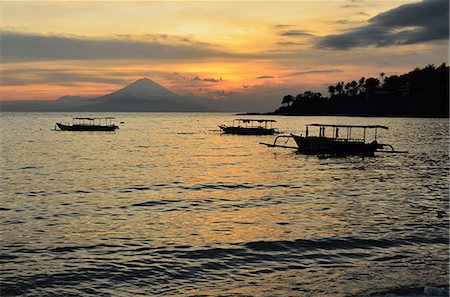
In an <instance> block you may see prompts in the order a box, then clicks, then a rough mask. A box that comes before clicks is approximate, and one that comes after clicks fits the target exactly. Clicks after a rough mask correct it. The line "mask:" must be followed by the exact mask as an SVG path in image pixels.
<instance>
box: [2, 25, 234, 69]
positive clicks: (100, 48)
mask: <svg viewBox="0 0 450 297" xmlns="http://www.w3.org/2000/svg"><path fill="white" fill-rule="evenodd" d="M0 34H1V53H2V59H3V61H4V62H10V61H34V60H115V59H150V60H177V59H199V58H205V57H231V56H236V55H234V54H230V53H225V52H220V51H218V50H215V49H212V48H208V47H205V46H204V45H203V44H198V43H195V42H191V41H190V40H189V39H182V40H180V42H179V43H175V42H174V41H173V42H170V43H161V42H159V41H149V42H145V41H136V40H131V39H128V38H125V39H89V38H83V37H78V36H62V35H38V34H27V33H20V32H12V31H3V32H0Z"/></svg>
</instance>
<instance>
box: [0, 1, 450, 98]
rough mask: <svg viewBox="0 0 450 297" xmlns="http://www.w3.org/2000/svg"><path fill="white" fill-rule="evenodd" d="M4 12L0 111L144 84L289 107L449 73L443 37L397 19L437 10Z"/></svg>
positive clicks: (68, 7)
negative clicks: (408, 77)
mask: <svg viewBox="0 0 450 297" xmlns="http://www.w3.org/2000/svg"><path fill="white" fill-rule="evenodd" d="M429 2H430V3H429ZM431 2H436V3H431ZM411 3H412V5H411ZM405 4H406V5H405ZM0 5H1V6H0V7H1V18H0V19H1V20H0V28H1V30H2V32H1V34H2V42H1V55H0V57H1V60H2V63H1V69H0V70H1V73H0V74H1V87H0V99H1V100H24V99H28V100H29V99H33V100H34V99H51V100H53V99H57V98H58V97H60V96H63V95H81V96H87V97H89V96H95V95H101V94H105V93H108V92H111V91H114V90H117V89H118V88H121V87H122V86H124V85H126V84H129V83H131V82H132V81H134V80H136V79H139V78H141V77H148V78H151V79H153V80H154V81H156V82H158V83H160V84H161V85H163V86H165V87H167V88H169V89H171V90H172V91H175V92H177V93H179V94H187V93H190V94H195V95H197V96H202V97H208V98H212V99H220V100H226V99H227V97H231V96H238V95H240V94H249V93H253V92H255V93H258V92H261V91H264V90H271V91H275V93H276V90H278V89H279V90H280V92H279V96H280V97H282V96H283V95H285V92H286V90H292V93H293V94H294V95H295V94H296V93H300V92H303V91H305V90H307V89H311V90H315V91H321V92H324V93H326V89H327V86H328V85H329V84H332V83H336V82H337V81H346V80H353V79H358V78H359V77H361V76H366V77H367V76H378V74H379V73H381V72H384V73H386V75H391V74H399V73H402V72H404V71H408V70H410V69H412V68H415V67H421V66H425V65H427V64H430V63H434V64H440V63H442V62H448V52H447V51H448V35H447V38H442V37H437V38H434V39H433V40H426V38H424V37H423V34H422V35H421V32H422V31H425V30H426V29H430V30H431V29H433V30H434V28H433V26H434V24H431V23H430V24H427V23H425V24H424V23H423V22H419V21H418V22H417V24H415V23H414V22H413V23H411V22H410V21H407V20H406V21H405V20H399V18H398V17H397V16H396V15H403V16H404V15H405V14H406V15H408V13H410V14H411V15H410V19H411V20H415V17H414V13H416V11H417V9H416V10H415V8H416V7H417V8H419V9H420V11H422V12H423V11H426V10H427V9H429V10H430V11H431V10H432V9H436V8H435V7H434V6H436V7H438V5H443V4H442V0H424V1H403V0H395V1H369V0H344V1H336V0H333V1H320V0H319V1H270V2H259V1H246V2H231V1H209V2H203V1H202V2H200V1H190V2H179V1H158V2H155V1H109V2H105V1H98V2H96V1H78V2H76V1H70V2H69V1H3V2H2V3H1V4H0ZM433 5H434V6H433ZM447 5H448V4H447ZM422 6H423V7H422ZM447 19H448V13H447ZM395 22H397V23H395ZM383 30H384V31H383ZM406 31H408V32H406ZM404 32H406V33H407V34H406V33H404ZM433 32H435V31H433ZM428 39H429V38H428Z"/></svg>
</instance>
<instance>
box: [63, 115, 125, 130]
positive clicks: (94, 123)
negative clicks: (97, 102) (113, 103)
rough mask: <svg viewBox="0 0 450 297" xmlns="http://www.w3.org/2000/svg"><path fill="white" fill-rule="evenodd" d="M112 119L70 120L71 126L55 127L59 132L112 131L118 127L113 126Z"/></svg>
mask: <svg viewBox="0 0 450 297" xmlns="http://www.w3.org/2000/svg"><path fill="white" fill-rule="evenodd" d="M113 119H114V118H112V117H104V118H72V124H63V123H56V126H57V127H58V128H59V129H60V130H61V131H114V130H116V129H119V127H118V126H116V125H114V124H113V122H112V120H113ZM55 128H56V127H55Z"/></svg>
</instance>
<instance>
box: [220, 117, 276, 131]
mask: <svg viewBox="0 0 450 297" xmlns="http://www.w3.org/2000/svg"><path fill="white" fill-rule="evenodd" d="M274 122H276V121H275V120H260V119H259V120H258V119H256V120H255V119H235V120H233V124H232V125H231V126H227V125H219V128H220V129H222V131H223V132H224V133H225V134H238V135H274V134H278V133H280V132H279V131H278V129H277V128H273V127H272V124H273V123H274Z"/></svg>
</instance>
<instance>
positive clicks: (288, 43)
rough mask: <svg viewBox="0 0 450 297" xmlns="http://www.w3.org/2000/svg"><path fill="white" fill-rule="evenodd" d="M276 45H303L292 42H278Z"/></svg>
mask: <svg viewBox="0 0 450 297" xmlns="http://www.w3.org/2000/svg"><path fill="white" fill-rule="evenodd" d="M276 44H277V45H281V46H294V45H305V44H304V43H301V42H293V41H280V42H277V43H276Z"/></svg>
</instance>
